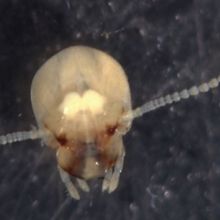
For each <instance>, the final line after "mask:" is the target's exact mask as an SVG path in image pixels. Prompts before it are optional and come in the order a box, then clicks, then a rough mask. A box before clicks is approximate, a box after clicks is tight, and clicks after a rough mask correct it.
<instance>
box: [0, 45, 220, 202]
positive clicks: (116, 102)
mask: <svg viewBox="0 0 220 220" xmlns="http://www.w3.org/2000/svg"><path fill="white" fill-rule="evenodd" d="M219 82H220V77H219V76H218V77H216V78H213V79H211V80H210V81H209V82H206V83H203V84H201V85H199V86H192V87H191V88H189V89H183V90H182V91H180V92H174V93H173V94H168V95H166V96H163V97H159V98H158V99H155V100H152V101H150V102H146V103H145V104H144V105H142V106H140V107H138V108H136V109H134V110H132V108H131V98H130V89H129V84H128V80H127V77H126V74H125V72H124V70H123V68H122V67H121V65H120V64H119V63H118V62H117V61H116V60H115V59H113V58H112V57H111V56H109V55H108V54H106V53H105V52H102V51H100V50H97V49H93V48H90V47H85V46H74V47H70V48H67V49H64V50H62V51H61V52H59V53H57V54H56V55H54V56H53V57H52V58H50V59H49V60H48V61H47V62H46V63H45V64H44V65H43V66H42V67H41V68H40V69H39V70H38V71H37V73H36V75H35V76H34V79H33V81H32V85H31V102H32V107H33V111H34V115H35V118H36V120H37V124H38V127H39V129H38V130H32V131H21V132H14V133H10V134H7V135H2V136H0V144H1V145H5V144H9V143H14V142H18V141H24V140H27V139H37V138H41V139H43V141H44V143H45V144H46V145H47V146H49V147H51V148H53V149H54V150H55V151H56V156H57V163H58V170H59V173H60V177H61V180H62V181H63V183H64V184H65V186H66V188H67V190H68V192H69V194H70V195H71V197H73V198H74V199H80V194H79V189H81V190H82V191H85V192H88V191H89V185H88V184H87V180H90V179H93V178H98V177H103V184H102V191H107V192H109V193H111V192H112V191H114V190H115V189H116V188H117V186H118V184H119V177H120V172H121V171H122V168H123V161H124V156H125V148H124V145H123V140H122V138H123V135H125V134H126V133H127V132H128V131H129V129H130V127H131V123H132V120H133V119H135V118H137V117H140V116H141V115H143V114H144V113H147V112H149V111H153V110H155V109H157V108H160V107H162V106H165V105H168V104H171V103H173V102H178V101H180V100H182V99H188V98H189V97H190V96H196V95H198V94H200V93H205V92H208V91H209V90H210V89H212V88H215V87H217V86H218V85H219ZM71 176H73V177H74V179H75V181H74V182H73V181H72V179H71ZM75 183H76V184H77V185H76V184H75ZM77 186H78V187H77Z"/></svg>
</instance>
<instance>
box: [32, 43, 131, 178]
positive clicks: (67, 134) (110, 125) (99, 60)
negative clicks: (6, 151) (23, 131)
mask: <svg viewBox="0 0 220 220" xmlns="http://www.w3.org/2000/svg"><path fill="white" fill-rule="evenodd" d="M31 101H32V106H33V111H34V114H35V117H36V119H37V122H38V125H39V127H40V129H41V130H42V131H45V133H48V134H49V135H47V136H46V138H45V139H44V141H45V142H46V144H47V145H48V146H50V147H52V148H55V149H56V151H57V160H58V164H59V166H60V167H61V168H62V169H63V170H65V171H66V172H68V173H69V174H71V175H73V176H76V177H79V178H83V179H85V180H88V179H91V178H95V177H100V176H105V174H106V173H107V172H108V170H109V169H112V168H113V167H114V165H115V164H116V162H117V160H118V159H119V158H121V157H122V155H123V151H124V149H123V144H122V134H124V133H125V132H126V131H127V130H128V129H129V127H130V121H127V122H126V123H124V122H122V120H121V118H122V117H123V115H125V114H127V113H128V112H130V111H131V99H130V90H129V85H128V81H127V78H126V75H125V73H124V71H123V69H122V67H121V66H120V65H119V63H118V62H116V61H115V60H114V59H113V58H112V57H110V56H109V55H107V54H106V53H104V52H101V51H99V50H96V49H93V48H89V47H84V46H75V47H70V48H67V49H65V50H63V51H61V52H59V53H58V54H56V55H55V56H53V57H52V58H50V59H49V60H48V61H47V62H46V63H45V64H44V65H43V66H42V67H41V68H40V69H39V70H38V71H37V73H36V75H35V77H34V79H33V82H32V86H31Z"/></svg>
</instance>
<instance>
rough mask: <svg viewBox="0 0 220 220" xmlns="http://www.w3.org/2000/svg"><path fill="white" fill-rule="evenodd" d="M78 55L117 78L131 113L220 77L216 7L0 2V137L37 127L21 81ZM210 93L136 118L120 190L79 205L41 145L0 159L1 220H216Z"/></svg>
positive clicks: (215, 105) (214, 111)
mask: <svg viewBox="0 0 220 220" xmlns="http://www.w3.org/2000/svg"><path fill="white" fill-rule="evenodd" d="M77 44H83V45H88V46H93V47H95V48H98V49H102V50H104V51H106V52H108V53H109V54H111V55H112V56H113V57H115V58H116V59H117V60H118V61H119V62H120V63H121V64H122V65H123V66H124V68H125V71H126V73H127V75H128V79H129V82H130V86H131V91H132V100H133V106H134V107H136V106H138V105H140V104H142V103H143V102H144V101H149V100H150V99H152V98H155V97H159V96H160V95H162V94H167V93H169V92H173V91H175V90H181V89H183V88H185V87H190V86H191V85H193V84H199V83H201V82H204V81H206V80H208V79H210V78H212V77H214V76H217V75H218V74H219V72H220V62H219V58H220V53H219V52H220V2H219V1H218V0H194V1H192V0H185V1H181V0H166V1H164V0H132V1H129V0H109V1H103V0H96V1H89V0H81V1H78V0H2V1H1V2H0V100H1V101H0V133H2V134H4V133H7V132H11V131H15V130H16V131H17V130H27V129H30V128H31V127H32V126H36V124H35V120H34V117H33V113H32V110H31V103H30V85H31V79H32V77H33V75H34V73H35V72H36V70H37V69H38V68H39V67H40V65H41V64H42V63H43V62H44V61H45V60H46V59H48V58H49V57H50V56H51V55H53V54H54V53H56V52H57V51H59V50H61V49H63V48H65V47H68V46H71V45H77ZM219 95H220V90H219V89H215V90H213V91H212V92H210V93H209V94H205V95H201V96H199V97H197V98H192V99H191V100H188V101H183V102H181V103H178V104H176V105H174V106H172V107H165V108H163V109H160V110H157V111H155V112H152V113H148V114H146V115H145V116H143V117H142V118H139V119H137V120H136V121H135V122H134V124H133V127H132V130H131V131H130V133H129V134H128V135H127V136H125V138H124V141H125V145H126V151H127V155H126V158H125V166H124V170H123V172H122V175H121V180H120V185H119V187H118V189H117V191H115V192H114V193H112V194H110V195H108V194H106V193H105V194H102V193H101V192H100V181H93V182H92V183H91V185H92V191H91V193H89V194H84V195H83V196H82V199H81V200H80V201H79V202H77V201H73V200H71V199H70V198H69V197H68V196H67V193H66V191H65V187H64V186H63V184H62V183H61V181H60V178H59V175H58V172H57V169H56V161H55V155H54V153H53V152H52V151H51V150H50V149H49V148H47V147H45V146H44V147H41V142H40V141H26V142H23V143H17V144H13V145H7V146H2V147H1V148H0V219H2V220H8V219H10V220H11V219H18V220H21V219H22V220H24V219H28V220H31V219H32V220H34V219H40V220H48V219H50V220H55V219H56V220H57V219H65V220H69V219H77V220H80V219H83V220H87V219H109V220H110V219H115V220H118V219H132V220H136V219H148V220H155V219H163V220H166V219H167V220H177V219H178V220H186V219H188V220H203V219H204V220H205V219H209V220H212V219H213V220H215V219H216V220H219V218H220V190H219V184H220V146H219V144H220V137H219V134H220V117H219V110H220V109H219V108H220V96H219Z"/></svg>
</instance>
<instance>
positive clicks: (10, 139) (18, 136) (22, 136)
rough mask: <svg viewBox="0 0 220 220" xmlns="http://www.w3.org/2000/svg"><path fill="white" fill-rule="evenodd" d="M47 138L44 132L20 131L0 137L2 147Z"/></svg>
mask: <svg viewBox="0 0 220 220" xmlns="http://www.w3.org/2000/svg"><path fill="white" fill-rule="evenodd" d="M43 136H45V133H43V131H42V130H31V131H18V132H13V133H9V134H6V135H1V136H0V145H5V144H11V143H16V142H20V141H25V140H34V139H39V138H42V137H43Z"/></svg>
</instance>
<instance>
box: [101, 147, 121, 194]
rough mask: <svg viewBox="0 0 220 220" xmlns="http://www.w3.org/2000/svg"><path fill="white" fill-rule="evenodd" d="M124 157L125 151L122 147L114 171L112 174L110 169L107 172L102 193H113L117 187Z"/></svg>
mask: <svg viewBox="0 0 220 220" xmlns="http://www.w3.org/2000/svg"><path fill="white" fill-rule="evenodd" d="M124 157H125V150H124V147H123V148H122V152H121V155H120V156H119V157H118V159H117V161H116V164H115V167H114V171H113V172H112V169H110V170H108V171H107V173H106V175H105V177H104V180H103V184H102V191H106V190H107V191H108V193H111V192H113V191H114V190H115V189H116V188H117V187H118V183H119V178H120V173H121V171H122V168H123V164H124Z"/></svg>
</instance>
